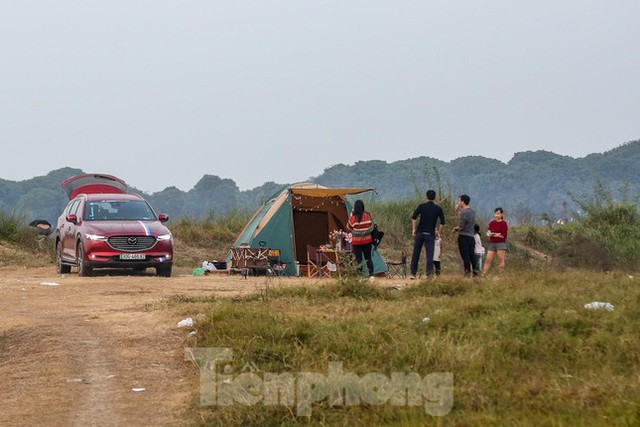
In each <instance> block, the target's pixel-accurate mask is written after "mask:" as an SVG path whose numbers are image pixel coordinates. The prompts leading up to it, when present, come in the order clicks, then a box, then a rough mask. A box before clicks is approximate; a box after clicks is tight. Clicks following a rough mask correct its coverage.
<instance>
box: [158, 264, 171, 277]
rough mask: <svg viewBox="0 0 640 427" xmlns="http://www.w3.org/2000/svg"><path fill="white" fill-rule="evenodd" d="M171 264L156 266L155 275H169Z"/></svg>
mask: <svg viewBox="0 0 640 427" xmlns="http://www.w3.org/2000/svg"><path fill="white" fill-rule="evenodd" d="M172 267H173V265H171V264H169V265H163V266H161V267H156V275H157V276H161V277H171V268H172Z"/></svg>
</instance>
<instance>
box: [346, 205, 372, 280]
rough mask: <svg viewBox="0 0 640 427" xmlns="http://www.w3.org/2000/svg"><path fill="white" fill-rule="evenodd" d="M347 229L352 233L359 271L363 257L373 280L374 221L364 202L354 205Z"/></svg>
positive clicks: (352, 245)
mask: <svg viewBox="0 0 640 427" xmlns="http://www.w3.org/2000/svg"><path fill="white" fill-rule="evenodd" d="M347 228H348V229H349V231H351V235H352V237H351V247H352V248H353V254H354V255H355V257H356V262H357V263H358V266H359V267H358V270H360V271H362V257H363V256H364V259H365V260H366V264H367V269H368V270H369V271H368V273H369V278H370V279H373V260H372V259H371V250H372V247H373V237H371V231H373V219H372V218H371V214H369V212H366V211H365V210H364V202H363V201H362V200H356V201H355V203H354V204H353V211H352V212H351V216H350V217H349V221H347Z"/></svg>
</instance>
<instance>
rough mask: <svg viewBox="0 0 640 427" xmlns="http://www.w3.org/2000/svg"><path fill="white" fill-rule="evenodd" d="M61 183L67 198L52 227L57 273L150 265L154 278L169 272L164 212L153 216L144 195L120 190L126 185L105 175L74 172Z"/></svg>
mask: <svg viewBox="0 0 640 427" xmlns="http://www.w3.org/2000/svg"><path fill="white" fill-rule="evenodd" d="M110 180H112V181H110ZM62 187H63V188H64V189H65V190H66V191H67V193H68V194H69V197H70V199H71V200H70V201H69V203H68V204H67V206H66V208H65V209H64V211H63V212H62V215H60V217H59V218H58V222H57V226H56V231H55V240H56V243H55V244H56V264H57V270H58V273H60V274H65V273H70V272H71V268H72V267H75V268H77V270H78V274H79V275H80V276H90V275H91V274H92V273H93V270H94V269H97V268H117V269H133V270H134V271H144V270H146V269H147V268H155V270H156V273H157V275H158V276H165V277H169V276H171V270H172V265H173V236H172V235H171V232H170V231H169V229H168V228H167V227H166V226H165V225H164V223H165V222H166V221H168V220H169V216H168V215H166V214H160V215H156V213H155V212H154V211H153V209H152V208H151V206H150V205H149V203H147V201H146V200H144V198H142V197H141V196H139V195H136V194H125V193H124V189H125V188H126V184H124V182H123V181H121V180H118V179H117V178H115V177H112V176H110V175H97V174H93V175H91V174H83V175H79V176H76V177H73V178H70V179H69V180H67V181H65V182H64V183H63V185H62Z"/></svg>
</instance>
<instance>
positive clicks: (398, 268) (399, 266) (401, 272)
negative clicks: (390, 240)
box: [387, 251, 407, 279]
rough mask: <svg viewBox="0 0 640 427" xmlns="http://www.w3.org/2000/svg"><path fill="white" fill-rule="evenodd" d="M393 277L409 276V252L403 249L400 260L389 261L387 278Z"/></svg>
mask: <svg viewBox="0 0 640 427" xmlns="http://www.w3.org/2000/svg"><path fill="white" fill-rule="evenodd" d="M392 277H402V278H403V279H406V278H407V253H406V252H405V251H402V256H401V258H400V261H397V262H387V279H391V278H392Z"/></svg>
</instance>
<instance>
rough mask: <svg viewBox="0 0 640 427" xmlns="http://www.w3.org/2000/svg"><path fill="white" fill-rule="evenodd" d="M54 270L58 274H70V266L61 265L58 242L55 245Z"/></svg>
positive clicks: (60, 252)
mask: <svg viewBox="0 0 640 427" xmlns="http://www.w3.org/2000/svg"><path fill="white" fill-rule="evenodd" d="M56 270H57V271H58V274H69V273H71V266H70V265H66V264H63V263H62V243H61V242H58V243H57V244H56Z"/></svg>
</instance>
